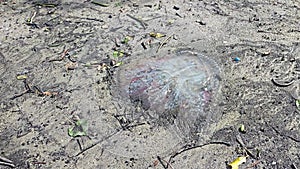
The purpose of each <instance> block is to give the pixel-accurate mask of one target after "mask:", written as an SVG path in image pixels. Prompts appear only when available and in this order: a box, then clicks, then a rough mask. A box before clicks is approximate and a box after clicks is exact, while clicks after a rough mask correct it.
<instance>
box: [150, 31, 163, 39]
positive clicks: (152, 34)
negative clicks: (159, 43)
mask: <svg viewBox="0 0 300 169" xmlns="http://www.w3.org/2000/svg"><path fill="white" fill-rule="evenodd" d="M149 34H150V36H151V37H154V38H161V37H165V36H166V35H164V34H161V33H155V32H150V33H149Z"/></svg>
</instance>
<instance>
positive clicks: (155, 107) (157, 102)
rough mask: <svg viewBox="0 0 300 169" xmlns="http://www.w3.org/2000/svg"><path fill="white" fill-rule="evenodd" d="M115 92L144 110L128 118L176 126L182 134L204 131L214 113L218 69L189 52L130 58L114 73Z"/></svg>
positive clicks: (218, 82)
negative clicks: (140, 118) (141, 118)
mask: <svg viewBox="0 0 300 169" xmlns="http://www.w3.org/2000/svg"><path fill="white" fill-rule="evenodd" d="M116 74H117V75H116V86H117V89H114V91H115V92H114V93H116V94H117V95H120V96H121V100H123V101H124V102H125V103H128V104H131V105H132V106H135V107H139V108H140V109H142V110H143V111H139V112H138V113H133V114H131V116H130V117H131V118H137V117H140V116H141V114H142V115H143V119H151V120H152V121H151V122H153V123H155V124H158V125H162V126H171V127H174V128H177V129H178V131H179V132H180V133H181V135H182V136H184V137H195V136H198V135H199V133H201V132H205V130H207V127H208V126H209V125H208V123H211V121H212V120H214V118H215V117H214V116H216V113H217V112H216V111H215V110H212V101H213V100H215V98H216V97H217V95H218V91H219V88H220V69H219V66H218V65H217V64H216V62H215V61H213V60H212V59H210V58H208V57H206V56H204V55H202V54H199V53H195V52H192V51H186V50H182V51H177V52H171V53H168V54H164V55H162V54H161V55H154V56H151V57H147V56H142V57H141V56H140V57H134V58H130V59H128V60H126V61H125V64H124V65H122V66H121V67H120V68H118V70H117V72H116Z"/></svg>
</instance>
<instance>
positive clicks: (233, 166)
mask: <svg viewBox="0 0 300 169" xmlns="http://www.w3.org/2000/svg"><path fill="white" fill-rule="evenodd" d="M246 158H247V157H246V156H242V157H238V158H236V159H235V160H234V161H233V162H231V163H230V164H228V165H229V166H230V167H231V169H238V168H239V165H241V164H242V163H245V162H246Z"/></svg>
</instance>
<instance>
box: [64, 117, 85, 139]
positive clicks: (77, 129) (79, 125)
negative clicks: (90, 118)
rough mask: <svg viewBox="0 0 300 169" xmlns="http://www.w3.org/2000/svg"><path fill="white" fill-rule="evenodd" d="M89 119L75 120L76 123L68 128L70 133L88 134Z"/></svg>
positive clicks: (74, 134)
mask: <svg viewBox="0 0 300 169" xmlns="http://www.w3.org/2000/svg"><path fill="white" fill-rule="evenodd" d="M87 130H88V126H87V121H86V120H78V121H76V122H75V125H74V126H72V127H70V128H69V129H68V134H69V136H71V137H79V136H86V135H87Z"/></svg>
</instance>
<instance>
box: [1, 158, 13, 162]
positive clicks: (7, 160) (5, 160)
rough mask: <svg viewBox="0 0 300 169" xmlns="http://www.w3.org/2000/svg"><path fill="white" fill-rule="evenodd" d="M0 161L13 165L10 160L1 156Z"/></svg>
mask: <svg viewBox="0 0 300 169" xmlns="http://www.w3.org/2000/svg"><path fill="white" fill-rule="evenodd" d="M0 161H3V162H7V163H13V162H12V161H11V160H10V159H8V158H5V157H2V156H0Z"/></svg>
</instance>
